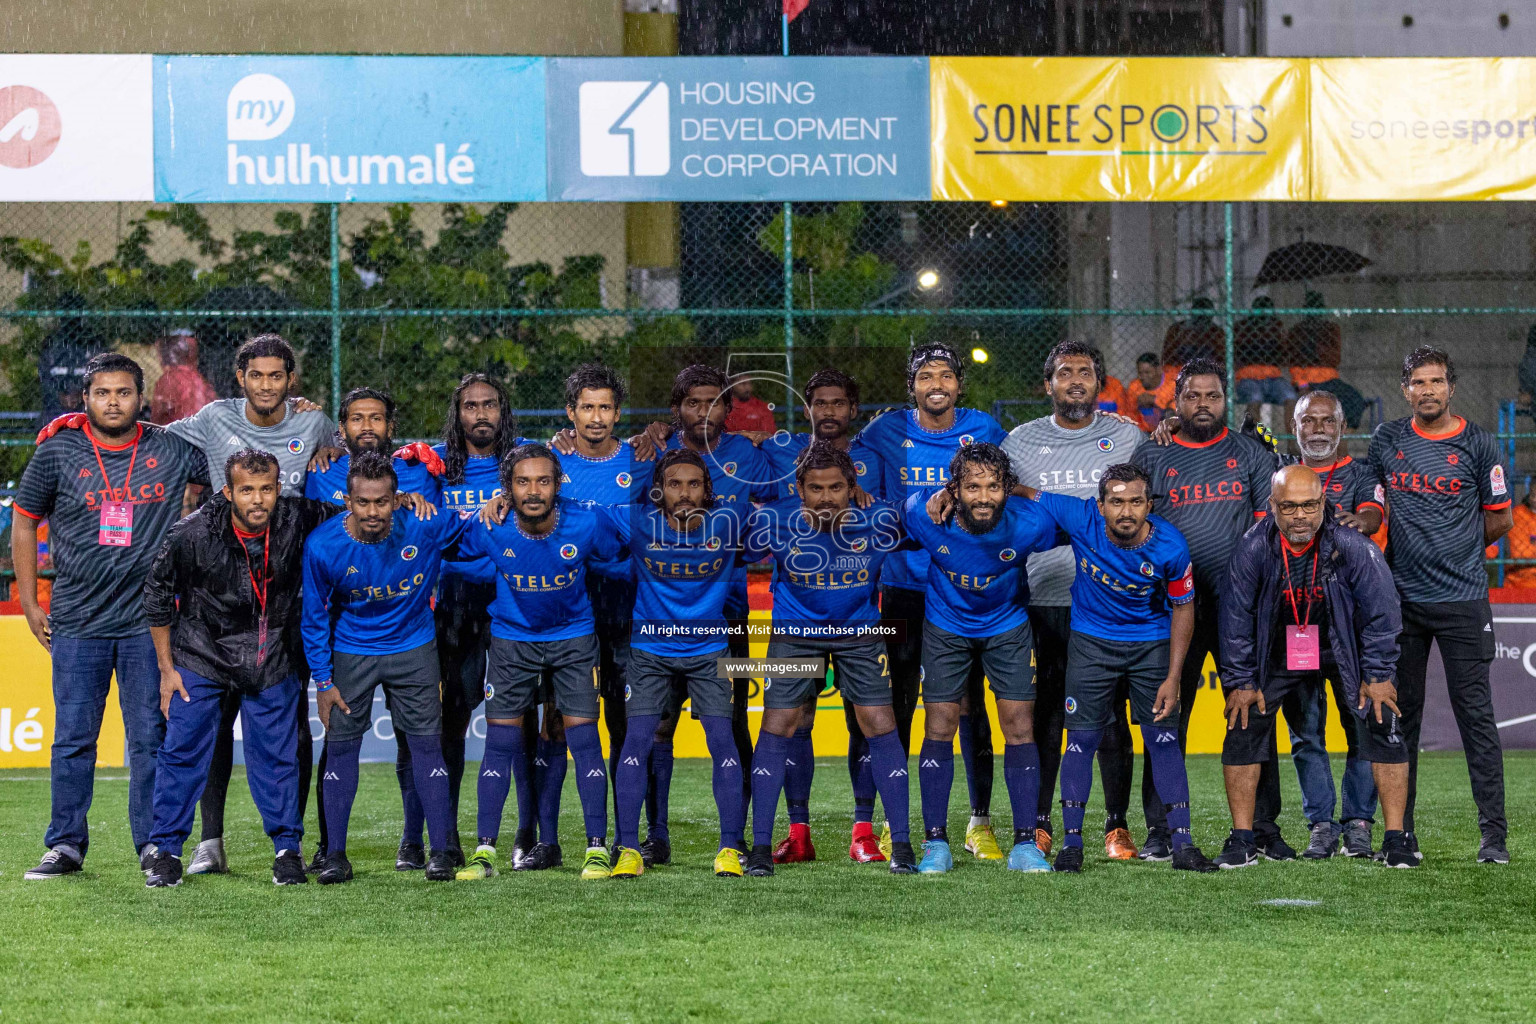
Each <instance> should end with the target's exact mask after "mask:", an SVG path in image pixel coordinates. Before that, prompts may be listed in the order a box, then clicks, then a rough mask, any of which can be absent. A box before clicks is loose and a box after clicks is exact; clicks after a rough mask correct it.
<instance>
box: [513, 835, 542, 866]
mask: <svg viewBox="0 0 1536 1024" xmlns="http://www.w3.org/2000/svg"><path fill="white" fill-rule="evenodd" d="M537 842H538V840H537V838H536V836H535V835H534V831H533V829H531V828H520V829H518V830H517V836H516V837H515V838H513V840H512V870H513V871H517V870H519V869H521V868H522V866H523V860H524V858H526V857H527V856H528V851H529V850H531V849H533V848H534V846H536V845H537Z"/></svg>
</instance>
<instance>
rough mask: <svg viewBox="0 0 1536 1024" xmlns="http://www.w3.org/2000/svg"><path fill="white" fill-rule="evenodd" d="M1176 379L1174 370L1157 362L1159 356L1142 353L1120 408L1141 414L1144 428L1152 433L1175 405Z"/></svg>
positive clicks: (1136, 414) (1127, 413) (1127, 411)
mask: <svg viewBox="0 0 1536 1024" xmlns="http://www.w3.org/2000/svg"><path fill="white" fill-rule="evenodd" d="M1174 380H1175V374H1174V373H1173V371H1171V370H1169V369H1168V368H1167V367H1165V366H1163V365H1162V364H1161V363H1160V362H1158V359H1157V356H1155V355H1154V354H1152V353H1151V352H1143V353H1142V354H1141V355H1140V356H1139V357H1138V358H1137V360H1136V377H1135V379H1134V380H1132V381H1131V383H1130V385H1129V386H1128V387H1127V388H1126V389H1125V404H1124V405H1123V406H1122V407H1121V411H1122V412H1123V413H1124V414H1125V415H1127V416H1140V418H1141V426H1142V428H1143V429H1144V430H1146V431H1147V432H1148V433H1151V432H1152V431H1154V430H1156V429H1157V425H1158V424H1159V423H1161V422H1162V420H1163V412H1164V411H1165V410H1167V409H1169V408H1171V407H1172V406H1173V384H1174ZM1143 396H1146V397H1145V398H1144V397H1143Z"/></svg>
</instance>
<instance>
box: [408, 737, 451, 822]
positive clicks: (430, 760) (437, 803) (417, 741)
mask: <svg viewBox="0 0 1536 1024" xmlns="http://www.w3.org/2000/svg"><path fill="white" fill-rule="evenodd" d="M405 739H406V742H408V743H409V744H410V745H411V767H412V768H413V769H414V771H415V774H416V792H417V793H419V794H420V795H421V809H422V810H423V811H425V812H426V816H427V836H428V838H429V840H430V841H431V843H432V849H434V850H446V849H447V848H448V844H449V843H450V842H451V841H452V839H453V833H454V828H453V803H452V801H451V799H450V798H449V796H448V762H446V761H444V760H443V738H442V737H441V736H440V735H438V734H437V733H433V734H432V735H430V736H411V735H407V736H406V737H405Z"/></svg>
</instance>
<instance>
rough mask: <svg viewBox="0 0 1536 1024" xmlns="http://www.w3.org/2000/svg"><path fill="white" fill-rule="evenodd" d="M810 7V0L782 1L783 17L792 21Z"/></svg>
mask: <svg viewBox="0 0 1536 1024" xmlns="http://www.w3.org/2000/svg"><path fill="white" fill-rule="evenodd" d="M809 6H811V0H784V17H786V18H788V19H789V20H790V21H794V20H795V19H796V18H797V17H799V16H800V12H801V11H803V10H805V9H806V8H807V7H809Z"/></svg>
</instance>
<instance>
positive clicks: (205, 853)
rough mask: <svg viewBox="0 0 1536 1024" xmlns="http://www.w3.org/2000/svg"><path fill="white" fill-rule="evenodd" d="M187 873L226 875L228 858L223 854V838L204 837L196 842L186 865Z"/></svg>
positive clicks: (227, 872)
mask: <svg viewBox="0 0 1536 1024" xmlns="http://www.w3.org/2000/svg"><path fill="white" fill-rule="evenodd" d="M187 874H189V875H227V874H229V860H228V859H227V858H226V857H225V856H224V840H223V839H204V840H203V841H202V842H200V843H198V844H197V852H195V853H194V854H193V855H192V863H191V864H189V865H187Z"/></svg>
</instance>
